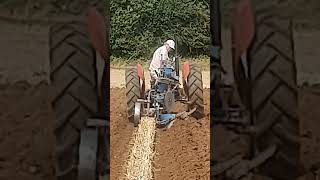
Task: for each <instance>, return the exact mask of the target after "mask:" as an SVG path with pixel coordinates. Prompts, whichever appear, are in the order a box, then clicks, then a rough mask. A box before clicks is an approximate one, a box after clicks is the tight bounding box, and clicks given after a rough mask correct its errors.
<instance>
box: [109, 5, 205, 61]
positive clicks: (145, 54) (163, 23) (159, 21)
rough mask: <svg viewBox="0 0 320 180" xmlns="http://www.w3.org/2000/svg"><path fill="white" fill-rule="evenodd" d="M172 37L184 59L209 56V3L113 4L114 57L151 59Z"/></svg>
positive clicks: (112, 41)
mask: <svg viewBox="0 0 320 180" xmlns="http://www.w3.org/2000/svg"><path fill="white" fill-rule="evenodd" d="M169 38H170V39H175V40H176V42H177V46H178V53H179V54H180V55H181V56H184V57H185V56H198V55H205V54H208V52H209V50H208V48H209V5H208V1H206V0H202V1H201V0H197V1H191V0H130V1H129V0H112V1H111V48H112V55H113V56H115V57H124V58H129V59H136V58H145V59H150V58H151V57H152V53H153V51H154V50H155V49H156V48H157V47H159V46H161V45H162V44H163V42H164V41H166V40H167V39H169Z"/></svg>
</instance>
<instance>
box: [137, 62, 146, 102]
mask: <svg viewBox="0 0 320 180" xmlns="http://www.w3.org/2000/svg"><path fill="white" fill-rule="evenodd" d="M137 73H138V76H139V78H140V80H141V83H142V84H141V97H143V96H144V91H145V80H144V71H143V68H142V66H141V64H137Z"/></svg>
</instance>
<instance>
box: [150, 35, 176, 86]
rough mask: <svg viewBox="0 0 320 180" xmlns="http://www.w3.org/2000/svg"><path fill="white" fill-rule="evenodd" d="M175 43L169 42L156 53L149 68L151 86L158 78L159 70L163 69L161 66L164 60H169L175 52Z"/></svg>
mask: <svg viewBox="0 0 320 180" xmlns="http://www.w3.org/2000/svg"><path fill="white" fill-rule="evenodd" d="M174 49H175V42H174V41H173V40H171V39H170V40H167V41H166V42H165V43H164V45H163V46H161V47H159V48H158V49H157V50H156V51H155V52H154V53H153V57H152V61H151V63H150V66H149V71H150V77H151V84H153V82H154V81H155V79H156V78H157V77H158V74H157V73H159V69H160V68H161V64H162V63H163V61H164V60H168V59H169V53H170V52H172V51H174Z"/></svg>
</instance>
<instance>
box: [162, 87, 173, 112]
mask: <svg viewBox="0 0 320 180" xmlns="http://www.w3.org/2000/svg"><path fill="white" fill-rule="evenodd" d="M174 103H175V98H174V93H173V92H172V91H167V92H166V94H165V95H164V109H165V110H166V111H167V113H171V112H172V109H173V105H174Z"/></svg>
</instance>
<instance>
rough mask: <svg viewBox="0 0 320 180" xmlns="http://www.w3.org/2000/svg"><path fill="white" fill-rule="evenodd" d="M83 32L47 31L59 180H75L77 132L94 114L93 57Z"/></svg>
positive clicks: (65, 27)
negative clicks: (49, 34) (48, 33)
mask: <svg viewBox="0 0 320 180" xmlns="http://www.w3.org/2000/svg"><path fill="white" fill-rule="evenodd" d="M85 28H86V27H85V26H82V25H78V24H71V23H69V24H59V25H55V26H53V27H52V29H51V37H50V51H51V52H50V55H51V57H50V66H51V70H50V71H51V72H50V79H51V93H52V107H53V110H54V112H55V119H56V120H55V129H54V133H55V136H56V158H57V160H56V176H57V179H59V180H76V179H77V174H78V172H77V171H78V169H77V168H78V163H79V157H78V156H79V152H78V150H79V143H80V130H81V128H83V127H85V124H86V121H87V119H88V118H89V117H93V116H94V115H96V114H97V112H98V94H97V81H96V67H95V54H94V51H93V49H92V47H91V45H90V42H89V40H88V37H87V35H86V34H87V33H86V30H85Z"/></svg>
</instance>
